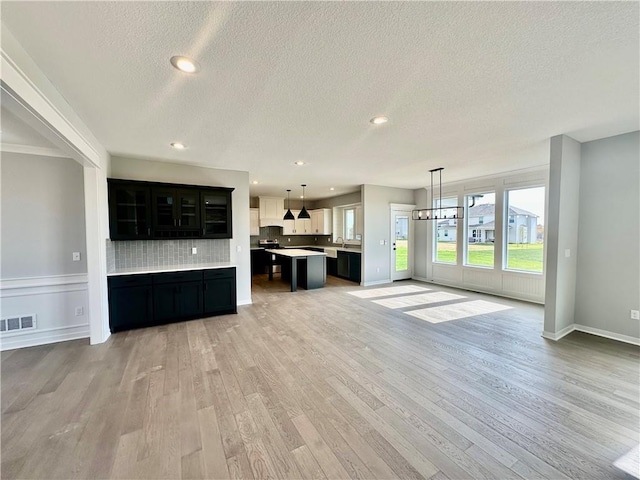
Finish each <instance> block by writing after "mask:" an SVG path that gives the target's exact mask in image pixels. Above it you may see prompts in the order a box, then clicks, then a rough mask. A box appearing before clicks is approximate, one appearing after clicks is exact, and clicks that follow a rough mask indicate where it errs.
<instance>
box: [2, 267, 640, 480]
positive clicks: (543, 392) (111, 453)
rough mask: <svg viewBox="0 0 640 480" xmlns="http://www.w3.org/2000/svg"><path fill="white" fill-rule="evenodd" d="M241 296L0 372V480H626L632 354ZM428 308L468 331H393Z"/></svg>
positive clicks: (523, 325) (384, 310) (524, 330)
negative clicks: (197, 314)
mask: <svg viewBox="0 0 640 480" xmlns="http://www.w3.org/2000/svg"><path fill="white" fill-rule="evenodd" d="M252 281H253V285H252V301H253V303H252V304H251V305H246V306H240V307H239V308H238V314H237V315H224V316H218V317H211V318H207V319H200V320H194V321H191V322H181V323H175V324H170V325H163V326H158V327H153V328H146V329H139V330H131V331H128V332H122V333H117V334H114V335H112V336H111V337H110V339H109V340H108V341H107V342H105V343H104V344H100V345H96V346H89V344H88V342H87V341H86V340H75V341H71V342H63V343H59V344H52V345H46V346H39V347H31V348H25V349H22V350H15V351H8V352H2V354H1V355H0V373H1V374H2V375H1V378H0V381H1V384H0V387H1V391H2V403H1V412H2V413H0V424H1V431H0V443H1V445H0V460H1V464H0V468H2V477H3V478H33V479H40V478H43V479H45V478H46V479H49V478H60V479H72V478H114V479H118V478H121V479H128V480H132V479H138V478H145V479H186V478H193V479H208V478H238V479H240V478H247V479H253V478H272V479H284V478H292V479H300V478H312V479H323V480H324V479H327V478H332V479H333V478H340V479H343V478H344V479H347V478H361V479H365V478H366V479H369V478H371V479H374V478H379V479H385V480H387V479H390V478H402V479H412V480H426V479H433V480H446V479H457V478H464V479H465V480H466V479H469V478H484V479H488V478H491V479H498V478H499V479H509V480H511V479H513V480H520V479H521V478H526V479H553V480H568V479H577V478H579V479H587V480H588V479H594V480H595V479H598V480H600V479H601V478H611V479H614V480H615V479H621V480H622V479H623V478H624V475H623V474H622V472H620V471H618V470H617V469H616V468H615V467H614V466H613V462H614V461H615V460H616V459H617V458H619V457H620V456H621V455H623V454H625V453H626V452H628V451H629V449H630V448H631V447H633V446H635V445H636V444H637V442H638V438H639V437H640V426H639V425H638V422H639V421H640V378H639V377H640V348H638V347H635V346H632V345H623V344H620V343H617V342H615V341H612V340H608V339H603V338H598V337H594V336H592V335H588V334H584V333H579V332H574V333H572V334H570V335H568V336H567V337H565V338H564V339H563V340H561V341H558V342H550V341H548V340H546V339H544V338H542V337H541V336H540V332H541V330H542V319H543V308H542V307H540V306H538V305H532V304H527V303H524V302H518V301H513V300H508V299H501V298H497V297H491V296H487V295H482V294H476V293H473V292H460V291H457V290H455V289H451V288H447V287H440V286H436V285H428V286H427V287H426V288H429V289H430V290H427V291H426V292H433V293H437V292H446V293H447V294H449V293H454V294H456V295H458V297H456V298H454V299H451V297H450V296H449V297H448V298H449V300H447V301H446V302H444V303H443V302H440V303H437V302H436V303H433V302H432V303H428V304H425V305H420V304H418V303H419V302H420V301H421V300H420V299H421V298H424V299H425V300H429V296H428V295H429V293H425V290H419V291H417V292H414V293H405V294H402V293H398V292H397V290H396V291H395V292H396V293H395V294H394V293H391V294H389V295H386V296H384V297H377V296H376V297H371V298H367V295H366V294H365V295H362V294H361V293H362V292H365V291H366V290H369V289H367V288H363V287H360V286H357V285H355V284H353V283H351V282H348V281H346V280H341V279H337V278H333V277H330V278H329V279H328V283H327V285H326V287H325V288H323V289H317V290H312V291H305V290H302V289H301V290H299V291H298V292H294V293H292V292H290V291H289V288H288V287H287V285H285V284H284V283H282V282H280V281H277V280H274V281H273V282H269V281H268V280H267V278H266V276H260V275H257V276H254V277H253V279H252ZM395 286H401V287H402V286H408V287H411V288H416V287H417V288H421V289H424V288H425V284H423V283H419V282H414V281H407V282H400V283H398V284H397V285H394V287H395ZM384 288H385V287H379V286H378V287H376V288H374V290H376V289H382V290H384ZM349 292H356V293H358V294H359V295H350V294H349ZM378 293H379V292H378ZM410 295H414V297H413V298H411V299H410V301H409V300H407V299H401V300H398V299H400V298H401V297H407V296H410ZM420 295H422V296H420ZM378 298H384V299H385V302H379V303H376V302H375V301H374V300H376V299H378ZM441 298H444V297H443V296H442V295H441ZM477 300H482V301H483V303H482V304H483V305H486V304H487V303H495V304H497V305H498V306H499V308H503V307H506V309H503V310H501V311H498V312H494V313H491V314H487V313H486V311H484V310H483V311H478V313H479V314H478V315H471V316H469V314H470V313H471V314H472V313H473V311H472V310H470V308H471V307H470V305H471V306H472V305H474V303H472V302H475V301H477ZM387 305H389V306H395V307H398V308H389V307H388V306H387ZM438 305H447V306H448V307H447V308H449V309H455V308H456V305H458V306H459V308H460V309H461V311H462V310H465V315H466V317H464V318H460V319H458V320H452V321H446V322H441V323H438V324H431V323H429V322H425V321H424V320H421V319H418V318H415V317H413V316H411V315H408V314H407V312H409V311H411V310H413V309H425V308H432V307H434V306H438Z"/></svg>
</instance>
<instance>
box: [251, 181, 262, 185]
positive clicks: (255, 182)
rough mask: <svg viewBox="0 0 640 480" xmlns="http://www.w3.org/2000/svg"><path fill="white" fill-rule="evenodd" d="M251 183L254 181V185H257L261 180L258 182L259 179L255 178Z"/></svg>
mask: <svg viewBox="0 0 640 480" xmlns="http://www.w3.org/2000/svg"><path fill="white" fill-rule="evenodd" d="M251 183H253V184H254V185H257V184H258V183H260V182H258V180H254V181H253V182H251Z"/></svg>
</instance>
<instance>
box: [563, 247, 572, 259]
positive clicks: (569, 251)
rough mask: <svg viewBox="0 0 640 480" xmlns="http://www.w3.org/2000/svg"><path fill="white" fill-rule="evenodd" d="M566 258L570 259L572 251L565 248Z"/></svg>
mask: <svg viewBox="0 0 640 480" xmlns="http://www.w3.org/2000/svg"><path fill="white" fill-rule="evenodd" d="M564 256H565V257H566V258H569V257H570V256H571V249H570V248H565V249H564Z"/></svg>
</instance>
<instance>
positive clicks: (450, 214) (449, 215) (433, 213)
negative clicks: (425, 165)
mask: <svg viewBox="0 0 640 480" xmlns="http://www.w3.org/2000/svg"><path fill="white" fill-rule="evenodd" d="M442 170H444V168H443V167H440V168H434V169H432V170H429V173H430V174H431V208H420V209H418V210H412V211H411V218H412V219H413V220H446V219H452V220H454V219H455V220H457V219H461V218H464V207H462V206H459V205H458V206H455V207H443V206H442ZM435 172H438V175H439V177H440V188H439V190H438V195H439V200H438V206H437V207H434V206H433V174H434V173H435Z"/></svg>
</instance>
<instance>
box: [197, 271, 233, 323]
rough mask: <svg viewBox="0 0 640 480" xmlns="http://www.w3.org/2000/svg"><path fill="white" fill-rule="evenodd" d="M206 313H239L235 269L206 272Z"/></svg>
mask: <svg viewBox="0 0 640 480" xmlns="http://www.w3.org/2000/svg"><path fill="white" fill-rule="evenodd" d="M204 313H205V315H214V314H222V313H237V301H236V270H235V268H220V269H217V270H207V271H205V272H204Z"/></svg>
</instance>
